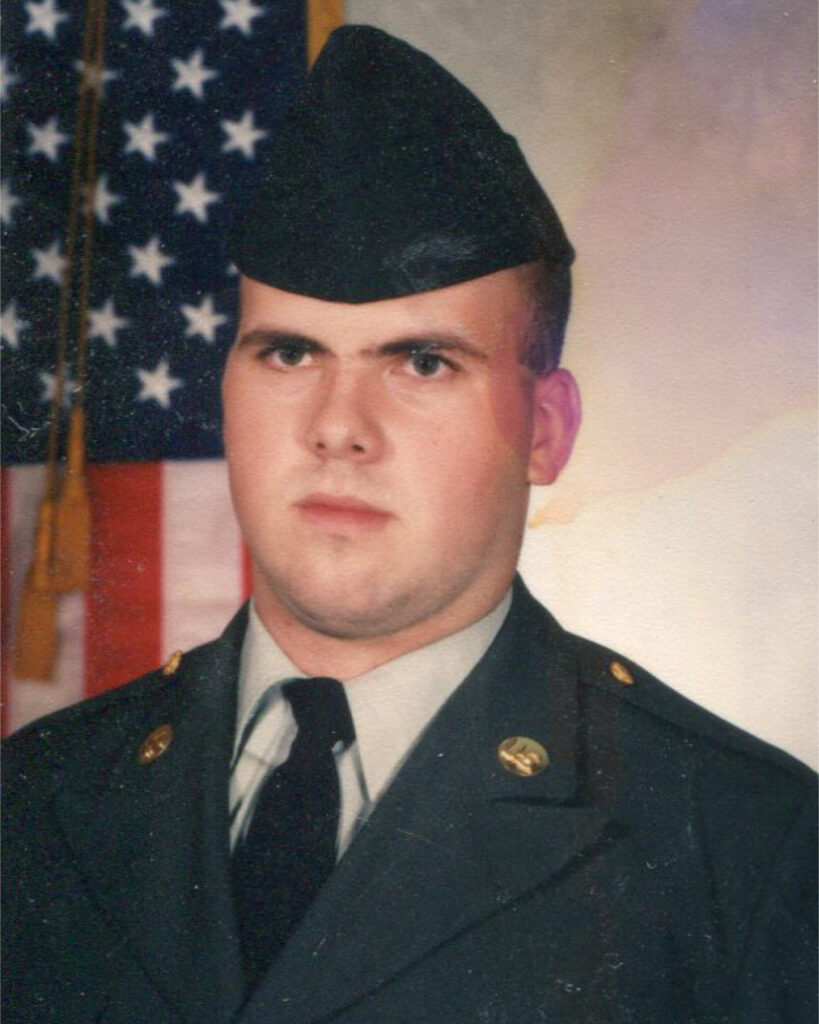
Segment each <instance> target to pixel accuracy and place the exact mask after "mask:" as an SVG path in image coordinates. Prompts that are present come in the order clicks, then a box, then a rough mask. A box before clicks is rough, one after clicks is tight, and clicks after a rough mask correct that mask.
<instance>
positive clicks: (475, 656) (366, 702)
mask: <svg viewBox="0 0 819 1024" xmlns="http://www.w3.org/2000/svg"><path fill="white" fill-rule="evenodd" d="M511 603H512V593H511V590H510V591H507V593H506V595H505V597H504V598H503V599H502V600H501V601H500V603H499V604H498V605H496V606H495V608H493V609H492V611H490V612H489V613H488V614H487V615H484V617H483V618H481V619H478V621H477V622H473V623H472V624H471V625H469V626H467V627H466V628H465V629H462V630H460V631H459V632H457V633H452V634H451V635H450V636H446V637H443V639H441V640H436V641H435V642H434V643H431V644H427V645H426V646H425V647H419V648H418V649H417V650H414V651H410V652H409V653H407V654H403V655H401V656H400V657H398V658H394V659H393V660H392V661H388V662H386V663H385V664H383V665H379V666H378V667H377V668H374V669H371V670H370V671H369V672H365V673H363V674H362V675H360V676H356V677H355V678H354V679H349V680H347V681H346V683H345V690H346V693H347V700H348V701H349V704H350V712H351V714H352V717H353V723H354V725H355V732H356V740H357V745H358V749H359V754H360V757H361V764H362V769H363V772H364V778H365V781H366V784H367V791H368V793H369V797H370V799H371V800H377V799H378V798H379V797H380V796H381V794H382V793H383V791H384V790H385V789H386V788H387V786H388V785H389V784H390V782H391V781H392V779H393V777H394V776H395V774H396V772H397V771H398V769H399V768H400V767H401V765H402V764H403V763H404V761H405V760H406V758H407V755H408V754H409V753H410V751H411V750H412V748H413V747H414V745H415V743H416V741H417V739H418V738H419V736H420V735H421V733H422V732H423V730H424V728H425V727H426V726H427V725H428V723H429V722H430V721H431V720H432V718H433V717H434V716H435V714H436V713H437V712H438V710H439V709H440V708H441V706H442V705H443V704H444V702H445V701H446V700H447V699H448V698H449V697H450V696H451V695H452V693H453V692H454V691H455V690H456V689H457V687H458V686H459V685H460V684H461V683H462V682H463V680H464V679H465V678H466V677H467V676H468V675H469V673H470V672H471V671H472V669H473V668H474V667H475V666H476V665H477V664H478V662H479V661H480V660H481V658H482V657H483V656H484V654H485V653H486V651H487V650H488V648H489V646H490V644H491V643H492V641H493V640H494V639H495V636H496V635H497V633H498V631H499V630H500V628H501V626H502V625H503V621H504V619H505V618H506V615H507V613H508V611H509V607H510V605H511ZM294 677H295V678H304V673H303V672H300V671H299V670H298V668H296V666H295V665H294V664H293V662H292V661H291V660H290V659H289V658H288V657H287V655H286V654H285V653H284V651H282V649H281V648H280V647H279V645H278V644H277V643H276V641H275V640H274V639H273V637H272V636H271V635H270V634H269V633H268V632H267V630H266V629H265V627H264V625H263V623H262V620H261V619H260V618H259V615H258V613H257V611H256V609H255V607H254V605H253V603H252V602H251V605H250V615H249V618H248V627H247V632H246V633H245V638H244V643H243V645H242V657H241V663H240V670H239V694H238V708H237V729H236V735H237V738H238V737H239V736H241V735H242V732H243V730H244V728H245V725H246V723H247V722H248V720H249V719H250V717H251V716H252V714H253V712H254V710H255V709H256V706H257V705H258V703H259V701H260V700H261V699H262V697H263V696H264V694H265V693H266V692H267V691H268V690H269V688H270V686H271V683H275V682H278V681H280V680H285V679H292V678H294ZM385 736H389V742H385Z"/></svg>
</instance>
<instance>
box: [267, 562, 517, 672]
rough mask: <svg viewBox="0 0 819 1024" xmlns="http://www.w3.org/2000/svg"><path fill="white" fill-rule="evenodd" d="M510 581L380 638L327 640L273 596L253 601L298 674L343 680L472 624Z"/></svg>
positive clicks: (488, 608)
mask: <svg viewBox="0 0 819 1024" xmlns="http://www.w3.org/2000/svg"><path fill="white" fill-rule="evenodd" d="M510 582H511V581H510V580H506V581H503V582H502V584H501V585H500V586H494V587H492V588H491V589H489V588H487V590H486V591H485V592H484V593H481V594H478V595H474V594H473V595H471V598H472V599H471V600H469V601H467V602H454V603H453V604H452V605H449V606H448V607H446V608H443V609H440V610H439V611H438V612H437V613H436V614H435V615H434V616H431V617H430V618H427V619H424V620H423V621H421V622H418V623H415V624H413V625H410V626H408V627H406V628H405V629H400V630H398V631H396V632H393V633H389V634H386V635H384V636H364V637H337V636H330V635H328V634H326V633H322V632H321V631H320V630H318V629H315V628H314V627H312V626H310V625H307V624H305V623H303V622H301V621H300V620H299V619H298V618H296V617H295V616H294V615H293V614H292V613H290V611H289V610H288V609H287V608H285V607H284V606H283V605H282V604H281V603H280V602H279V601H278V600H277V599H276V598H275V595H271V594H269V593H265V592H264V590H261V589H260V588H258V587H257V588H254V593H253V600H254V604H255V607H256V611H257V613H258V615H259V618H260V619H261V621H262V623H263V624H264V627H265V629H267V631H268V632H269V633H270V635H271V636H272V637H273V638H274V640H275V641H276V643H277V644H278V645H279V647H280V648H281V649H282V651H283V652H284V653H285V654H286V655H287V657H288V658H289V659H290V660H291V661H292V662H293V664H294V665H295V666H296V667H297V668H298V669H299V670H300V671H301V672H304V673H305V675H310V676H332V677H333V678H335V679H341V680H346V679H354V678H356V677H357V676H360V675H363V674H364V673H365V672H369V671H370V670H371V669H374V668H377V667H378V666H379V665H383V664H385V663H386V662H388V661H392V660H393V659H394V658H398V657H400V656H401V655H403V654H407V653H408V652H409V651H414V650H417V649H418V648H420V647H425V646H426V645H427V644H431V643H435V641H436V640H441V639H442V638H443V637H445V636H450V635H451V634H453V633H457V632H459V631H460V630H462V629H465V628H466V627H467V626H470V625H472V623H473V622H477V621H478V620H479V619H481V618H483V616H484V615H487V614H488V613H489V612H490V611H491V610H492V609H493V608H494V607H496V605H497V604H498V603H499V602H500V601H501V600H502V599H503V596H504V594H505V593H506V592H507V590H508V588H509V585H510Z"/></svg>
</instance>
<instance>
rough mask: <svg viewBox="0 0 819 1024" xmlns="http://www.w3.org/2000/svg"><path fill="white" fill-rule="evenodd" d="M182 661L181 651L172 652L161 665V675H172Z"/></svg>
mask: <svg viewBox="0 0 819 1024" xmlns="http://www.w3.org/2000/svg"><path fill="white" fill-rule="evenodd" d="M181 661H182V651H174V652H173V654H172V655H171V656H170V658H168V660H167V661H166V662H165V664H164V665H163V666H162V675H163V676H172V675H173V674H174V672H176V670H177V669H178V668H179V665H180V663H181Z"/></svg>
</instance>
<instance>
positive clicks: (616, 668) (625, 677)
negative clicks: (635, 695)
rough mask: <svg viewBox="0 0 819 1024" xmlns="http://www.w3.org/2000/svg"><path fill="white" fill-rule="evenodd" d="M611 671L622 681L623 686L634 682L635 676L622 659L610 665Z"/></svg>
mask: <svg viewBox="0 0 819 1024" xmlns="http://www.w3.org/2000/svg"><path fill="white" fill-rule="evenodd" d="M609 672H611V674H612V675H613V676H614V678H615V679H616V680H617V682H618V683H622V684H623V686H631V685H632V683H633V682H634V676H633V675H632V674H631V672H629V670H628V669H627V668H626V666H625V665H624V664H623V663H622V661H613V662H612V663H611V664H610V665H609Z"/></svg>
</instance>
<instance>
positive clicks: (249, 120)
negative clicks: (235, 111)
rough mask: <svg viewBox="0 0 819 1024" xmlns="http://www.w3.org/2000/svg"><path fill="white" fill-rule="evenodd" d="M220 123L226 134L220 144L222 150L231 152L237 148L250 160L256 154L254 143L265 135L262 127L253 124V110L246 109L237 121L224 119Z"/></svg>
mask: <svg viewBox="0 0 819 1024" xmlns="http://www.w3.org/2000/svg"><path fill="white" fill-rule="evenodd" d="M220 123H221V125H222V130H223V131H224V133H225V135H227V141H226V142H224V143H223V144H222V152H223V153H231V152H233V150H239V152H240V153H242V154H244V156H246V157H247V158H248V160H252V159H253V158H254V156H255V155H256V143H257V142H259V140H260V139H263V138H265V136H266V135H267V132H266V131H265V130H264V129H263V128H257V127H256V126H255V125H254V123H253V111H252V110H246V111H245V112H244V114H242V116H241V118H240V119H239V120H238V121H228V120H227V119H225V120H223V121H221V122H220Z"/></svg>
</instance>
